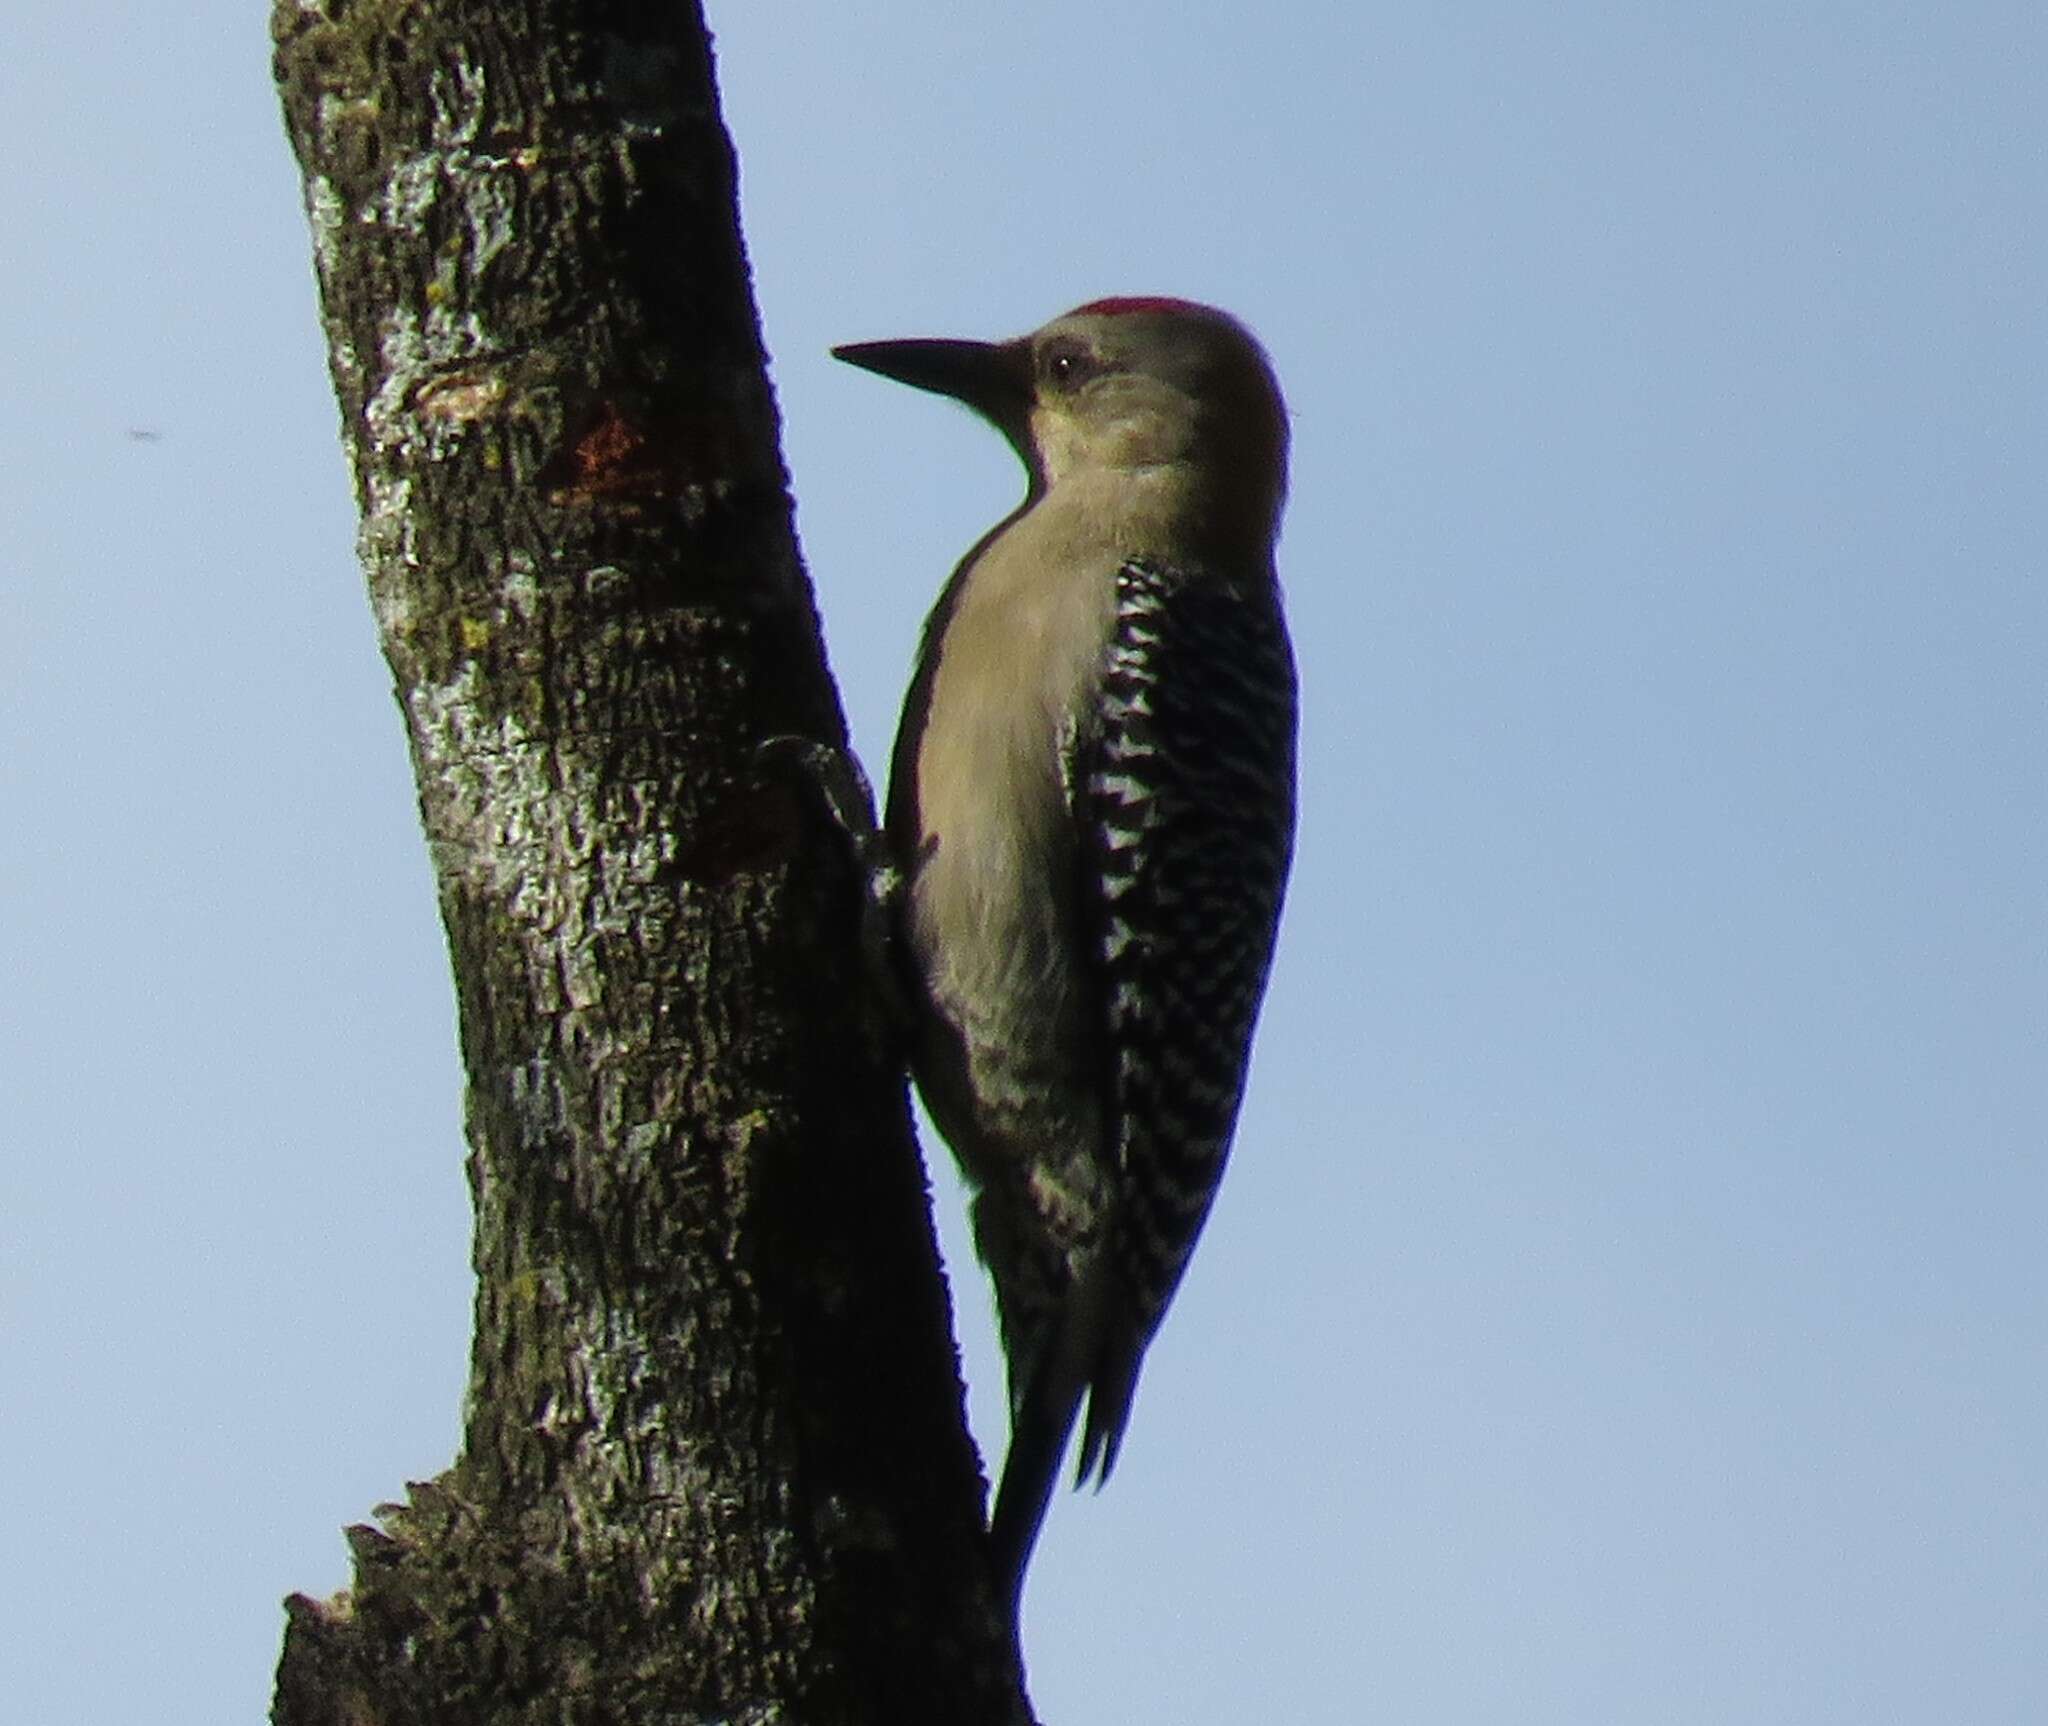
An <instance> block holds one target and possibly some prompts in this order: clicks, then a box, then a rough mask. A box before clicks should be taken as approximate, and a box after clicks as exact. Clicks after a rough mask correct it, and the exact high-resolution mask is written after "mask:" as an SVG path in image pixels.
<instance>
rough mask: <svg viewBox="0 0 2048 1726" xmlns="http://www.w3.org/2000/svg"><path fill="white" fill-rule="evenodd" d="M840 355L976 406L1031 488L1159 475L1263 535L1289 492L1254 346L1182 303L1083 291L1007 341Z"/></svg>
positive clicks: (1280, 430)
mask: <svg viewBox="0 0 2048 1726" xmlns="http://www.w3.org/2000/svg"><path fill="white" fill-rule="evenodd" d="M832 351H833V353H834V354H835V355H837V356H838V357H839V358H840V359H842V360H845V361H847V362H848V363H849V364H852V365H856V366H860V367H862V368H864V369H865V370H867V371H871V372H878V373H880V374H881V375H882V376H883V377H886V378H894V379H895V380H896V381H897V382H899V383H906V384H910V385H912V386H914V387H915V388H918V389H923V390H932V391H935V392H936V393H938V394H940V395H946V396H952V397H953V398H955V399H956V400H958V401H962V402H965V403H966V404H967V405H968V406H969V407H971V408H973V409H974V410H975V411H976V412H977V413H979V414H980V415H981V416H982V417H983V418H984V419H986V420H988V421H989V423H990V424H992V425H994V426H995V427H996V429H997V430H999V431H1000V432H1002V434H1003V435H1004V436H1005V437H1007V438H1008V439H1009V440H1010V442H1011V444H1012V445H1013V446H1014V447H1015V449H1016V451H1017V453H1018V455H1019V456H1021V457H1022V458H1023V460H1024V464H1025V466H1026V467H1027V468H1028V469H1029V470H1030V473H1031V486H1032V491H1033V494H1034V495H1037V494H1039V493H1043V492H1046V491H1050V490H1054V489H1056V488H1058V487H1059V486H1061V485H1062V484H1064V483H1067V482H1069V481H1071V480H1074V479H1076V478H1087V479H1091V480H1097V481H1105V480H1106V481H1108V482H1109V483H1111V484H1118V483H1129V482H1134V481H1143V480H1157V481H1159V482H1161V483H1163V484H1169V485H1175V486H1178V487H1180V488H1182V489H1184V490H1186V491H1187V493H1188V494H1189V496H1190V497H1193V498H1198V499H1200V500H1202V504H1203V507H1204V508H1205V509H1212V510H1214V511H1215V512H1217V513H1218V514H1219V515H1220V516H1222V517H1225V518H1227V519H1228V520H1229V521H1230V522H1233V523H1239V524H1242V525H1243V526H1244V527H1245V528H1246V529H1248V530H1249V531H1250V532H1251V533H1252V534H1253V535H1254V536H1256V537H1258V538H1260V539H1262V540H1263V541H1266V542H1270V540H1271V538H1272V534H1273V530H1274V527H1275V525H1276V524H1277V520H1278V517H1279V512H1280V504H1281V501H1282V499H1283V498H1284V496H1285V494H1286V489H1287V410H1286V406H1285V404H1284V403H1283V402H1282V400H1281V396H1280V386H1279V385H1278V383H1276V382H1275V381H1274V377H1273V369H1272V367H1271V365H1269V364H1268V362H1267V360H1266V355H1265V351H1264V350H1263V349H1262V348H1261V347H1260V346H1259V344H1258V342H1257V341H1256V340H1255V339H1254V338H1253V336H1252V335H1251V332H1250V331H1248V330H1247V329H1246V328H1245V327H1244V326H1243V325H1242V324H1240V323H1239V322H1238V321H1237V320H1236V319H1235V318H1233V317H1231V316H1229V315H1228V314H1227V313H1225V312H1220V311H1217V310H1216V309H1215V308H1214V307H1212V306H1203V305H1197V304H1195V303H1194V302H1193V301H1191V300H1176V299H1165V298H1157V297H1146V298H1126V299H1107V300H1091V301H1090V302H1089V303H1088V304H1087V305H1084V306H1080V307H1077V308H1076V309H1075V310H1073V311H1071V312H1068V313H1067V314H1066V315H1065V316H1063V317H1058V318H1055V319H1053V321H1052V322H1051V323H1049V324H1047V325H1046V326H1045V327H1044V328H1043V329H1040V330H1036V331H1034V332H1033V333H1032V334H1030V335H1028V336H1020V337H1018V338H1017V339H1016V340H1014V341H1007V342H972V341H930V340H912V341H893V342H856V343H854V344H852V345H850V346H847V347H839V348H834V349H833V350H832Z"/></svg>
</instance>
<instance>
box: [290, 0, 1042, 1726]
mask: <svg viewBox="0 0 2048 1726" xmlns="http://www.w3.org/2000/svg"><path fill="white" fill-rule="evenodd" d="M273 28H274V36H275V40H276V47H277V59H276V72H277V78H278V83H279V88H280V90H281V93H282V97H283V102H284V110H285V115H286V121H287V125H288V127H289V130H290V133H291V137H292V142H293V144H294V147H295V148H296V150H297V153H298V158H299V161H300V164H301V167H302V169H303V171H304V175H305V188H306V205H307V209H308V213H309V215H310V218H311V222H312V227H313V238H314V253H315V259H316V263H317V267H318V273H319V281H320V292H321V302H322V308H323V316H324V319H325V327H326V332H327V338H328V344H329V353H330V359H331V364H332V370H333V378H334V386H335V390H336V393H337V395H338V397H339V400H340V407H341V415H342V424H343V428H344V440H345V442H346V444H347V447H348V449H349V453H350V456H351V459H352V461H353V464H354V473H355V484H356V492H357V499H358V502H359V504H360V507H361V511H362V531H361V541H360V549H361V553H362V558H363V563H364V566H365V568H366V571H367V573H368V578H369V587H370V596H371V601H372V604H373V607H374V610H375V614H376V618H377V623H378V626H379V630H380V633H381V637H382V643H383V648H384V652H385V654H386V657H387V658H388V660H389V663H390V666H391V670H392V673H393V676H394V679H395V682H396V686H397V694H398V698H399V704H400V707H401V710H402V712H403V715H404V719H405V726H406V733H407V737H408V740H409V742H410V746H411V751H412V758H413V763H414V766H415V768H416V770H417V773H418V779H419V788H420V809H421V815H422V818H423V821H424V824H425V827H426V833H427V839H428V844H429V849H430V852H431V856H432V861H433V867H434V870H435V873H436V877H437V881H438V886H439V892H440V901H441V909H442V915H443V918H444V920H445V923H446V928H447V936H448V947H449V954H450V958H451V961H452V963H453V967H454V973H455V981H456V991H457V997H458V1002H459V1008H460V1017H461V1028H462V1052H463V1058H464V1061H465V1064H466V1068H467V1077H468V1128H469V1139H470V1161H469V1172H470V1183H471V1187H472V1191H473V1193H474V1196H475V1201H476V1237H475V1265H476V1271H477V1279H478V1286H477V1302H476V1334H475V1343H474V1351H473V1355H472V1365H471V1377H470V1386H469V1399H468V1404H467V1412H466V1419H465V1431H464V1433H463V1436H462V1445H461V1451H460V1455H459V1458H458V1460H457V1461H456V1463H455V1464H454V1466H453V1467H452V1468H450V1469H449V1470H448V1472H447V1473H445V1474H443V1475H442V1476H440V1477H439V1478H437V1479H436V1480H434V1481H432V1482H431V1483H426V1484H416V1485H414V1486H412V1487H410V1488H409V1492H408V1500H407V1502H406V1503H405V1504H403V1505H387V1506H382V1507H380V1508H379V1510H378V1512H377V1515H378V1517H379V1520H380V1523H381V1526H380V1527H371V1526H363V1527H359V1528H356V1529H353V1530H351V1531H350V1540H351V1544H352V1547H353V1550H354V1556H355V1582H354V1586H353V1587H352V1588H351V1589H350V1590H349V1591H348V1592H347V1593H345V1594H343V1595H341V1596H337V1597H336V1598H335V1599H332V1600H328V1601H315V1600H312V1599H308V1598H306V1597H304V1596H296V1597H294V1598H293V1599H292V1600H290V1601H289V1602H287V1613H288V1623H287V1628H286V1635H285V1642H284V1650H283V1656H282V1659H281V1662H280V1665H279V1670H278V1681H277V1693H276V1700H275V1704H274V1709H273V1718H274V1719H275V1720H276V1721H278V1722H279V1723H280V1726H342V1723H344V1722H347V1723H350V1726H363V1723H366V1722H390V1723H394V1726H396V1723H410V1722H422V1723H424V1722H437V1723H438V1722H455V1721H460V1722H464V1723H465V1726H474V1723H478V1722H512V1721H519V1722H528V1721H532V1722H540V1721H548V1722H570V1721H574V1722H591V1723H595V1722H627V1721H632V1722H653V1721H661V1722H689V1721H703V1722H707V1723H708V1722H712V1721H719V1722H766V1721H803V1722H806V1723H811V1722H818V1723H837V1722H847V1723H869V1722H876V1723H878V1722H883V1721H887V1722H891V1723H903V1722H913V1723H914V1722H920V1721H934V1722H937V1721H941V1720H943V1721H945V1722H947V1723H948V1726H960V1723H963V1722H966V1723H973V1722H980V1721H990V1722H994V1721H1003V1722H1013V1721H1017V1720H1021V1719H1026V1718H1028V1711H1027V1710H1026V1709H1025V1707H1024V1704H1023V1702H1022V1698H1021V1693H1020V1690H1019V1687H1018V1678H1017V1672H1016V1663H1015V1658H1014V1654H1013V1652H1012V1650H1011V1648H1010V1644H1009V1640H1008V1631H1007V1627H1006V1626H1004V1625H1003V1624H1002V1623H1001V1622H1000V1620H999V1617H998V1614H997V1612H996V1609H995V1607H994V1604H993V1601H992V1599H991V1596H990V1591H989V1588H988V1584H987V1578H986V1574H985V1561H984V1558H983V1553H982V1536H981V1523H980V1505H981V1480H980V1476H979V1467H978V1462H977V1460H976V1458H975V1455H974V1452H973V1448H972V1445H971V1443H970V1442H969V1440H968V1438H967V1436H966V1431H965V1427H964V1424H963V1420H962V1408H961V1402H962V1399H961V1393H960V1385H959V1376H958V1369H957V1363H956V1360H955V1357H954V1354H953V1351H952V1343H951V1337H950V1327H949V1315H948V1313H947V1310H946V1305H945V1296H944V1285H943V1282H942V1280H941V1278H940V1274H939V1270H938V1265H937V1257H936V1253H935V1250H934V1246H933V1241H932V1235H931V1229H930V1222H929V1213H928V1207H927V1204H926V1195H925V1190H924V1184H923V1179H922V1174H921V1170H920V1167H919V1164H918V1162H917V1156H916V1149H915V1145H914V1143H913V1140H912V1138H911V1134H910V1129H909V1123H908V1116H907V1112H906V1102H905V1096H904V1089H903V1083H902V1078H901V1074H900V1070H899V1068H898V1065H897V1062H896V1059H895V1055H894V1053H893V1051H892V1050H891V1049H890V1047H889V1043H888V1038H887V1036H886V1034H885V1031H884V1029H883V1025H882V1016H881V1014H880V1011H879V1009H878V1007H877V1005H876V1003H875V1000H874V997H873V994H872V992H871V990H870V989H869V987H868V985H867V983H866V981H865V977H864V973H863V969H862V966H861V963H860V957H859V954H858V951H857V943H856V939H855V930H856V921H857V919H856V898H857V894H856V884H855V882H854V878H853V873H852V869H851V865H850V860H849V858H848V856H847V853H846V850H845V847H844V845H843V843H839V842H838V841H837V836H836V835H835V834H834V833H833V832H832V830H831V829H830V828H829V827H828V826H827V825H826V824H825V823H824V822H823V820H822V819H821V817H820V815H819V813H818V807H817V803H816V799H815V798H814V797H813V796H811V795H810V793H809V791H808V790H807V788H806V787H805V786H804V785H803V784H802V783H801V782H793V781H791V780H790V779H789V778H787V777H786V776H778V775H777V774H776V773H774V772H770V771H765V770H763V769H762V768H761V767H760V766H759V765H758V758H757V754H756V751H757V748H758V745H759V744H760V743H761V741H762V740H763V739H765V738H767V737H770V736H773V735H776V734H783V733H796V734H801V735H804V736H809V737H814V738H822V739H827V740H830V741H834V742H837V741H839V740H841V738H842V736H843V732H842V726H841V720H840V717H839V713H838V708H837V705H836V701H835V698H834V696H833V692H832V689H831V686H830V683H829V680H828V678H827V676H826V673H825V668H824V660H823V653H822V649H821V646H820V642H819V636H818V628H817V621H816V617H815V614H814V611H813V609H812V606H811V603H810V596H809V590H808V588H807V586H806V583H805V580H804V577H803V573H802V570H801V567H800V565H799V561H798V557H797V551H796V546H795V542H794V536H793V532H792V528H791V521H790V509H789V501H788V496H787V487H786V481H785V478H784V474H783V470H782V466H781V461H780V456H779V454H778V450H777V441H776V432H777V426H776V419H775V410H774V404H773V402H772V399H771V397H770V394H769V391H768V386H767V383H766V381H765V374H764V371H763V356H762V350H761V344H760V340H759V335H758V329H757V321H756V315H755V312H754V308H753V303H752V297H751V290H750V287H749V284H748V281H747V276H746V269H745V261H744V257H743V254H742V251H741V245H740V240H739V232H738V223H737V217H736V214H735V203H734V174H733V164H732V159H731V153H730V149H729V146H728V144H727V141H726V137H725V133H724V130H723V127H722V123H721V121H720V117H719V114H718V108H717V99H716V93H715V89H714V86H713V81H712V70H711V61H710V50H709V45H708V42H707V40H706V37H705V33H704V28H703V23H702V19H701V17H700V16H699V15H698V12H697V9H696V8H695V7H694V6H692V5H675V6H668V5H649V4H646V3H645V0H585V3H581V4H578V3H576V0H500V3H497V4H487V3H483V0H468V3H438V4H437V3H421V0H327V3H325V4H319V3H306V4H299V3H297V0H280V4H278V6H277V8H276V12H275V17H274V26H273Z"/></svg>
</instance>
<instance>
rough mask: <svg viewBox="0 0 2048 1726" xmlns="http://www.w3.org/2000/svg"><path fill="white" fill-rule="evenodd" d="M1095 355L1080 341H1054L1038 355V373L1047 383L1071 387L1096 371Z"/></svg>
mask: <svg viewBox="0 0 2048 1726" xmlns="http://www.w3.org/2000/svg"><path fill="white" fill-rule="evenodd" d="M1096 369H1097V367H1096V362H1095V356H1094V355H1093V354H1091V353H1090V352H1089V351H1088V350H1087V349H1086V348H1084V347H1083V346H1082V345H1081V344H1080V343H1079V342H1053V343H1050V344H1049V345H1048V346H1047V347H1046V349H1045V351H1044V353H1042V354H1040V355H1039V357H1038V373H1039V376H1040V377H1042V378H1043V379H1044V380H1045V381H1046V382H1047V383H1049V384H1055V385H1059V386H1061V387H1062V388H1067V389H1071V388H1072V387H1073V386H1074V385H1076V384H1078V383H1083V382H1085V381H1086V380H1087V379H1088V378H1089V377H1091V376H1093V375H1094V373H1095V371H1096Z"/></svg>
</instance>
